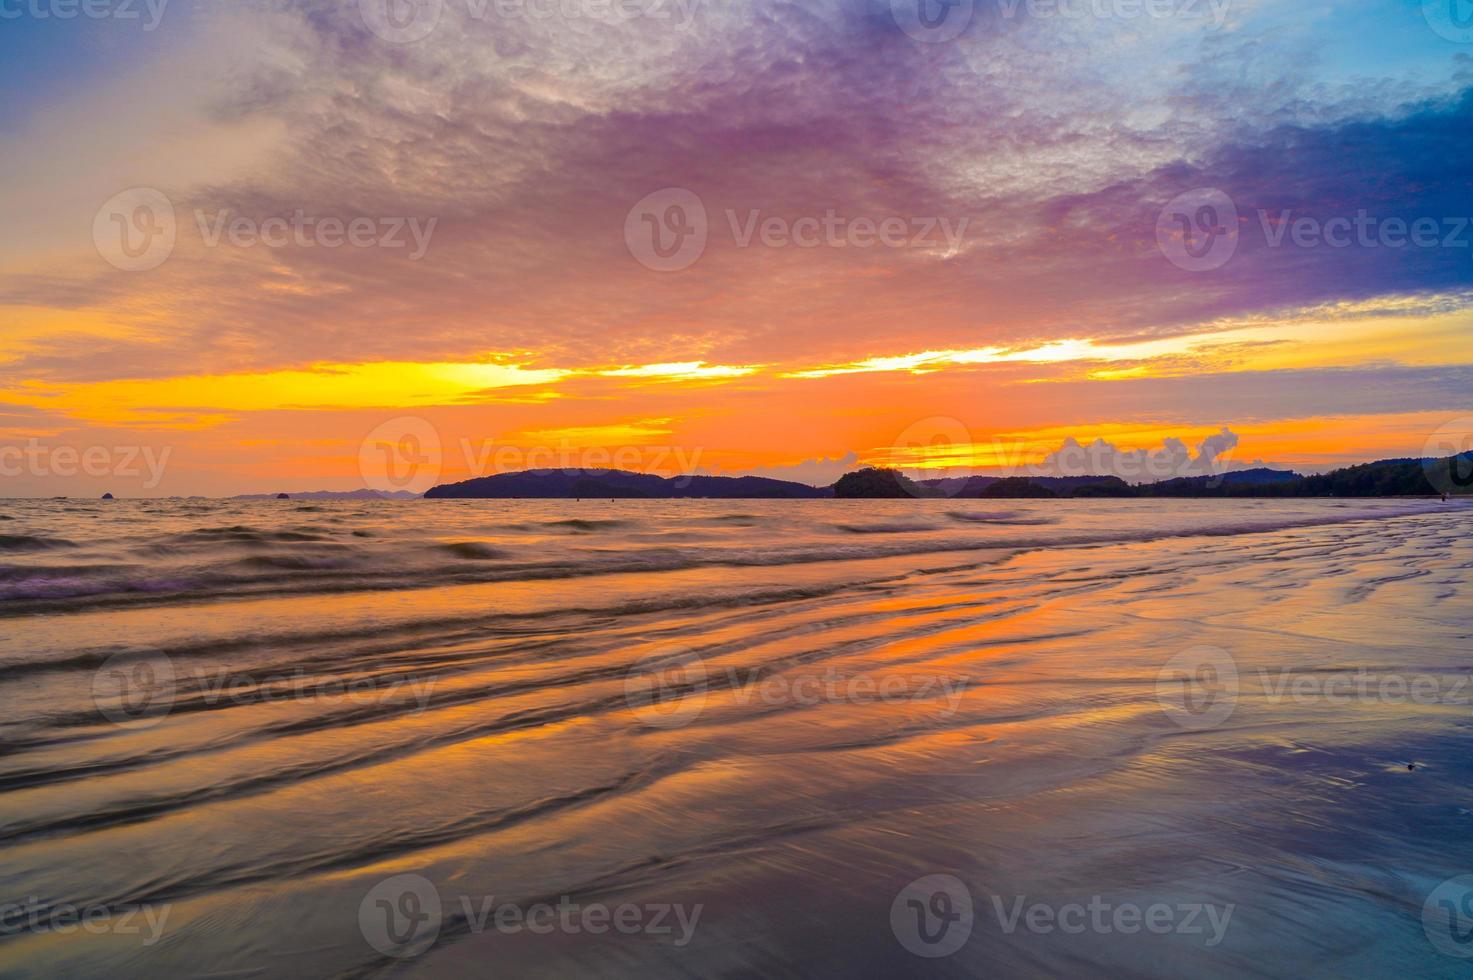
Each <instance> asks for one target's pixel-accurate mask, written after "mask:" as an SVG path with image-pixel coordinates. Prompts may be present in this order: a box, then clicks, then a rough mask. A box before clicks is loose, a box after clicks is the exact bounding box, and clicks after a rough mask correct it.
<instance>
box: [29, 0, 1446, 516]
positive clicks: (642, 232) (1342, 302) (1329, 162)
mask: <svg viewBox="0 0 1473 980" xmlns="http://www.w3.org/2000/svg"><path fill="white" fill-rule="evenodd" d="M98 2H99V3H103V8H106V7H107V4H106V3H104V2H103V0H98ZM109 2H110V3H111V8H114V9H113V13H112V15H110V16H99V17H87V16H76V17H73V18H70V19H62V18H60V17H58V16H55V15H54V14H55V13H56V9H55V8H56V7H57V4H56V0H3V2H0V80H3V82H4V84H5V90H6V91H7V92H8V93H10V96H9V97H7V98H6V99H5V100H4V101H3V102H0V133H3V141H0V170H3V173H4V175H5V177H4V183H3V186H0V365H3V367H0V447H6V446H10V447H25V446H27V445H30V446H32V447H40V451H41V452H42V453H54V451H55V449H56V448H57V447H73V448H74V449H75V450H77V451H78V452H85V451H86V450H87V449H89V448H92V447H105V449H106V450H107V452H109V453H112V452H114V451H116V450H119V449H125V448H127V447H149V449H150V451H152V452H154V453H155V454H157V453H161V452H163V451H165V450H167V452H168V456H167V469H166V472H164V473H163V474H161V479H159V480H158V482H157V484H156V485H155V486H145V484H146V483H148V482H151V481H149V480H148V479H146V475H147V470H146V469H144V470H143V473H144V475H143V476H140V477H136V478H135V477H127V476H125V477H119V476H118V475H117V473H116V472H110V473H108V474H106V475H102V476H89V475H86V474H82V475H78V476H70V475H62V474H59V473H58V472H56V470H57V469H58V467H56V466H55V465H52V464H45V463H43V464H40V468H39V469H37V468H36V467H29V468H28V467H18V469H20V470H21V472H19V473H18V474H17V473H11V472H8V473H6V474H5V475H3V476H0V496H22V495H30V494H64V493H86V494H91V493H94V492H95V493H100V492H101V491H102V490H104V489H108V490H112V491H113V492H116V493H118V494H119V495H120V496H124V495H128V496H142V495H152V494H195V493H201V494H229V493H237V492H259V491H276V490H311V489H339V490H346V489H354V488H357V487H361V486H363V485H364V484H365V480H366V479H367V480H369V482H370V483H372V482H373V476H374V474H373V473H372V472H365V469H367V470H369V471H372V470H373V466H374V465H375V464H374V463H373V462H372V460H373V459H374V458H375V453H376V451H377V449H378V448H379V446H380V444H385V445H388V444H392V445H400V444H402V442H403V438H404V436H405V434H406V433H408V434H411V435H413V436H414V441H413V442H412V445H413V446H415V447H417V449H418V450H420V451H422V452H424V453H425V454H426V456H425V458H426V459H431V460H432V470H433V472H432V475H433V476H434V478H436V479H443V480H458V479H465V478H467V477H469V476H472V475H484V474H485V473H488V472H494V471H496V470H497V469H519V468H522V466H523V465H528V464H530V465H561V464H565V463H571V464H577V463H579V462H591V463H594V464H597V463H604V464H606V465H607V464H613V463H622V464H624V465H626V466H627V468H634V469H648V470H658V471H661V472H664V473H666V474H667V475H668V474H670V473H673V472H677V471H679V470H681V469H688V468H698V469H700V470H703V471H707V472H713V473H720V474H731V475H735V474H741V473H758V474H763V475H771V476H780V477H787V478H794V479H800V480H805V481H807V482H813V483H827V482H832V480H833V479H834V478H835V477H837V476H838V475H839V474H840V473H842V472H844V471H845V470H847V469H853V468H856V467H857V466H859V465H862V464H866V463H878V464H886V463H889V464H896V465H904V466H907V467H911V466H923V467H926V468H929V469H931V470H933V471H935V472H937V473H938V474H939V473H943V472H948V471H962V470H967V469H970V468H983V469H985V468H988V467H997V466H1009V465H1017V464H1019V463H1025V462H1038V461H1041V460H1042V459H1043V458H1044V457H1045V456H1046V454H1048V453H1049V452H1051V451H1053V450H1055V449H1057V448H1058V447H1059V446H1060V445H1061V444H1063V443H1064V441H1065V440H1066V439H1069V438H1073V439H1076V440H1078V441H1079V442H1081V443H1089V442H1092V441H1093V440H1095V439H1104V440H1106V441H1107V442H1109V443H1111V444H1112V445H1114V446H1117V447H1120V448H1121V449H1158V448H1160V447H1162V446H1163V444H1164V443H1165V441H1166V440H1168V439H1180V440H1181V441H1182V442H1183V443H1185V444H1186V446H1187V447H1189V448H1190V449H1191V450H1192V451H1196V447H1197V446H1198V444H1199V443H1201V442H1202V440H1204V439H1206V438H1208V437H1212V436H1214V435H1215V434H1216V435H1218V436H1220V435H1221V434H1222V430H1223V429H1224V428H1225V427H1226V428H1227V429H1228V430H1230V432H1231V433H1232V434H1233V435H1234V436H1236V442H1235V445H1234V448H1233V450H1232V452H1231V459H1232V461H1233V463H1234V464H1235V465H1251V464H1252V463H1253V462H1254V461H1256V460H1263V461H1267V462H1269V463H1273V464H1277V465H1284V466H1292V467H1297V468H1300V469H1302V470H1323V469H1325V468H1328V467H1332V466H1334V465H1338V464H1341V463H1344V462H1353V461H1360V460H1365V459H1374V458H1380V457H1386V456H1400V455H1420V454H1422V452H1423V449H1424V447H1425V446H1426V445H1427V444H1428V440H1429V438H1431V437H1432V435H1433V433H1434V432H1435V431H1437V430H1439V428H1442V427H1445V426H1447V425H1448V424H1450V423H1452V422H1454V420H1456V419H1459V418H1463V417H1466V416H1469V415H1473V226H1470V224H1469V217H1470V216H1473V170H1470V167H1469V161H1470V160H1473V27H1469V28H1462V27H1460V26H1459V25H1460V24H1461V21H1458V20H1456V19H1451V15H1452V14H1455V13H1457V12H1458V8H1457V7H1456V6H1455V4H1456V2H1457V0H1439V2H1429V3H1428V4H1426V5H1424V4H1422V3H1421V2H1420V0H1380V2H1373V0H1341V2H1335V3H1324V2H1315V0H1216V2H1215V3H1209V2H1208V0H1176V2H1175V3H1169V2H1162V0H1150V2H1148V0H1059V2H1057V3H1039V2H1033V3H1030V2H1026V0H978V2H977V3H976V4H975V6H974V5H973V4H972V3H971V2H970V0H961V2H960V3H959V4H957V5H956V6H954V7H951V8H944V7H940V6H939V5H937V4H936V3H934V0H926V2H927V3H928V7H927V15H926V19H924V20H922V19H918V18H917V16H916V7H915V4H916V3H917V0H895V2H894V3H893V4H892V3H891V2H890V0H802V2H772V0H638V2H636V0H625V2H621V3H611V2H610V0H415V3H416V4H417V5H418V6H412V5H408V4H405V3H404V0H363V2H362V3H359V2H356V0H329V2H315V0H278V2H254V0H214V2H211V0H205V2H201V3H186V2H184V0H173V2H171V3H162V0H152V3H151V4H150V3H147V2H144V0H132V2H129V3H128V9H127V10H122V9H115V8H118V7H119V5H120V4H122V3H123V2H124V0H109ZM385 3H389V4H390V7H389V8H385V6H384V4H385ZM1450 4H1454V6H1451V7H1450V6H1449V5H1450ZM63 6H64V5H63ZM1464 7H1466V4H1464ZM103 8H99V9H103ZM129 11H131V12H133V13H135V14H136V17H126V16H124V14H125V13H127V12H129ZM620 11H622V13H620ZM41 13H50V14H52V15H51V16H39V15H38V14H41ZM930 24H939V26H928V25H930ZM421 34H422V35H423V36H418V35H421ZM953 35H954V36H953ZM1225 205H1226V206H1225ZM1204 206H1210V207H1208V211H1209V214H1208V215H1206V216H1204V215H1203V213H1202V212H1203V208H1204ZM1232 211H1235V212H1236V223H1233V222H1232V220H1231V219H1232V215H1231V212H1232ZM320 219H330V220H329V221H327V223H326V224H323V223H322V222H321V220H320ZM1303 219H1307V221H1305V220H1303ZM1221 222H1226V223H1227V224H1231V225H1232V227H1231V228H1228V227H1227V224H1219V223H1221ZM1295 222H1302V223H1301V224H1300V225H1299V226H1298V227H1297V230H1296V226H1295ZM334 223H336V228H334ZM349 227H353V228H356V229H357V232H356V233H355V235H354V236H353V238H354V240H353V241H346V240H341V241H340V239H346V238H347V237H348V236H347V232H346V229H348V228H349ZM1188 227H1190V228H1191V230H1190V233H1188V231H1185V230H1181V229H1182V228H1188ZM232 229H234V230H232ZM657 233H658V234H659V235H660V242H659V244H658V247H656V246H655V242H654V237H653V236H655V235H656V234H657ZM123 236H128V237H127V238H126V239H125V238H124V237H123ZM795 239H796V241H795ZM1209 243H1214V244H1213V249H1210V250H1208V251H1207V252H1206V254H1202V251H1203V248H1205V247H1206V245H1208V244H1209ZM125 244H126V245H127V246H128V248H127V249H126V250H124V249H123V246H124V245H125ZM170 246H171V247H170ZM1230 441H1231V440H1230ZM589 450H596V451H597V454H596V455H595V456H594V457H593V458H592V459H591V460H589V459H588V458H587V456H586V453H587V452H588V451H589ZM569 454H571V458H570V457H569ZM38 458H39V457H38ZM48 458H49V457H48ZM3 461H4V460H3V459H0V463H3ZM411 489H417V490H420V489H424V486H423V485H422V484H421V485H417V486H413V487H411Z"/></svg>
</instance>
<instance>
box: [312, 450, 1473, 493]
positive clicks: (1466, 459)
mask: <svg viewBox="0 0 1473 980" xmlns="http://www.w3.org/2000/svg"><path fill="white" fill-rule="evenodd" d="M1443 492H1448V493H1452V494H1459V495H1466V494H1473V452H1469V453H1463V454H1460V455H1458V456H1452V457H1449V458H1447V459H1387V460H1381V461H1379V462H1375V463H1364V464H1361V465H1359V466H1350V467H1346V468H1344V469H1339V470H1334V471H1332V472H1330V473H1325V474H1321V475H1314V476H1302V475H1300V474H1298V473H1294V472H1291V471H1289V470H1275V469H1269V468H1266V467H1258V468H1255V469H1246V470H1232V471H1229V472H1225V473H1218V474H1213V475H1210V476H1187V477H1176V478H1174V479H1169V480H1162V481H1159V482H1156V483H1146V484H1131V483H1127V482H1125V481H1124V480H1122V479H1120V478H1119V477H1116V476H1005V477H999V476H967V477H943V478H939V479H933V480H913V479H911V478H910V477H907V476H906V475H905V474H904V473H901V472H900V471H898V470H892V469H883V468H879V467H868V468H865V469H862V470H858V471H856V472H854V473H846V474H845V475H844V476H842V477H840V478H839V481H838V482H837V483H835V484H834V485H833V486H831V487H813V486H809V485H808V484H806V483H794V482H791V481H788V480H774V479H769V478H766V477H758V476H737V477H731V476H677V477H660V476H654V475H651V474H648V473H632V472H629V471H627V470H580V469H569V470H561V469H558V470H524V471H521V472H517V473H500V474H497V475H495V476H487V477H480V478H478V479H474V480H467V481H465V482H463V483H454V484H447V485H444V486H438V487H434V488H433V489H431V490H429V491H428V492H427V493H425V495H424V496H425V498H426V499H429V500H517V499H547V500H574V499H582V498H587V499H591V500H597V499H604V500H674V499H707V500H818V499H825V498H839V499H850V500H874V499H897V500H899V499H906V498H921V499H925V498H960V499H996V498H1012V499H1054V498H1091V497H1093V498H1107V497H1405V496H1423V497H1425V496H1437V495H1439V494H1441V493H1443ZM293 496H294V497H296V498H299V499H321V498H325V497H331V496H338V497H359V498H364V497H375V496H377V497H386V498H387V497H399V496H403V497H412V496H413V494H408V493H400V494H385V493H380V492H378V491H373V490H366V491H364V490H360V491H354V492H353V493H351V494H325V493H323V494H294V495H293Z"/></svg>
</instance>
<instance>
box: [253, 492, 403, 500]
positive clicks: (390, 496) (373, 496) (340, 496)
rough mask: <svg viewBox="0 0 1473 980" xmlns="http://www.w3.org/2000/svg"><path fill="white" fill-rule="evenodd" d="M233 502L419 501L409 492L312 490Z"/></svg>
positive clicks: (256, 496) (267, 495)
mask: <svg viewBox="0 0 1473 980" xmlns="http://www.w3.org/2000/svg"><path fill="white" fill-rule="evenodd" d="M230 499H231V500H418V499H419V494H417V493H411V492H410V491H408V490H312V491H309V492H307V493H241V494H236V495H235V496H234V497H231V498H230Z"/></svg>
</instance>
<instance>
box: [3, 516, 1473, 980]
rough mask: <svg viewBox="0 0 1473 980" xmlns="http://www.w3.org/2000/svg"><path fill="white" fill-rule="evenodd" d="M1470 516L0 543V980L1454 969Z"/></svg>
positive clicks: (929, 522)
mask: <svg viewBox="0 0 1473 980" xmlns="http://www.w3.org/2000/svg"><path fill="white" fill-rule="evenodd" d="M1470 583H1473V503H1470V502H1467V501H1454V502H1450V503H1444V502H1441V501H1438V500H1426V499H1408V500H1334V499H1323V500H1320V499H1315V500H1139V499H1134V500H1044V501H1011V500H959V499H936V500H908V501H863V500H813V501H786V500H778V501H731V500H662V501H637V500H626V501H613V502H611V501H589V500H584V501H571V500H558V501H530V500H512V501H424V500H405V501H388V500H385V501H316V500H253V501H224V500H117V501H81V500H0V976H3V977H109V978H129V977H138V978H157V977H166V976H190V977H377V976H414V977H443V976H449V977H460V976H466V977H484V976H505V977H518V978H520V977H548V978H553V977H557V978H565V977H571V976H590V977H625V976H653V977H895V976H922V977H930V976H942V977H951V976H955V977H977V976H1001V977H1058V976H1070V977H1073V976H1112V977H1141V978H1146V977H1150V978H1156V977H1160V978H1168V977H1169V978H1176V977H1181V976H1193V977H1296V978H1298V977H1341V976H1408V977H1410V976H1416V977H1454V976H1468V975H1470V973H1473V584H1470Z"/></svg>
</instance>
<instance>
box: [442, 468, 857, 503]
mask: <svg viewBox="0 0 1473 980" xmlns="http://www.w3.org/2000/svg"><path fill="white" fill-rule="evenodd" d="M833 495H834V494H833V490H832V489H831V488H829V487H810V486H809V485H808V484H806V483H792V482H789V481H787V480H770V479H767V478H766V477H761V476H676V477H668V478H667V477H661V476H653V475H651V474H648V473H631V472H628V471H627V470H523V471H522V472H519V473H499V474H497V475H496V476H485V477H481V478H479V479H476V480H467V481H466V482H464V483H454V484H450V485H448V486H440V487H434V488H432V489H431V490H429V491H428V492H427V493H426V494H425V498H426V499H428V500H515V499H518V498H523V497H532V498H543V499H549V500H569V499H579V498H584V497H587V498H590V499H600V498H602V499H605V500H621V499H622V500H672V499H675V498H696V499H709V500H787V499H799V500H816V499H821V498H824V497H832V496H833Z"/></svg>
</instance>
